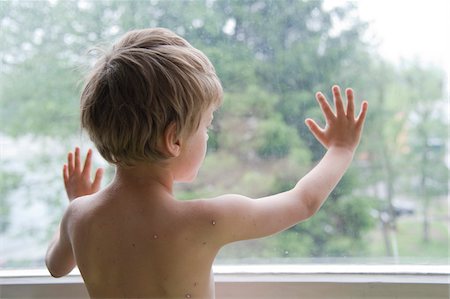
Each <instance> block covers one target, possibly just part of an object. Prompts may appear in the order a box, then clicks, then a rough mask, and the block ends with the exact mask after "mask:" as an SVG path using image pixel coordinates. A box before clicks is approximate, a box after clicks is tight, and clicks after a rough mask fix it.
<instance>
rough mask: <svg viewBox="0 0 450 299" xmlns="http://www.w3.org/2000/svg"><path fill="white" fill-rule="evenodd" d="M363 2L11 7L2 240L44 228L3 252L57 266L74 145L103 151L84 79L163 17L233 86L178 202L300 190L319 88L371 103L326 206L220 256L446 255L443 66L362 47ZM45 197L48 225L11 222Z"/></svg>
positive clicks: (0, 185) (0, 22)
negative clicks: (54, 249)
mask: <svg viewBox="0 0 450 299" xmlns="http://www.w3.org/2000/svg"><path fill="white" fill-rule="evenodd" d="M355 12H357V7H355V6H354V5H353V4H351V2H349V3H348V4H347V5H344V6H341V7H336V8H334V9H332V10H325V9H324V8H323V5H322V1H318V0H317V1H301V0H241V1H238V0H197V1H193V0H189V1H188V0H171V1H158V0H153V1H62V0H60V1H57V0H53V1H18V0H17V1H2V2H0V40H1V41H2V42H1V43H0V58H1V66H0V67H1V69H0V104H1V109H0V124H1V125H0V141H1V142H0V143H1V144H2V148H1V149H0V150H1V151H2V152H0V162H1V163H0V217H1V219H0V234H2V236H3V237H2V238H1V239H0V240H3V241H4V242H6V241H8V242H9V241H12V240H15V241H16V242H18V243H19V244H20V242H21V240H23V239H25V236H30V235H32V238H34V239H35V240H36V244H37V245H36V246H35V248H36V250H37V251H38V253H37V254H36V255H32V256H36V257H10V258H0V267H12V266H30V265H38V266H39V265H43V256H44V248H45V247H44V246H45V244H46V242H47V241H48V239H49V238H50V233H51V232H52V231H54V229H55V226H56V225H57V223H58V220H59V219H60V217H61V213H62V211H63V209H64V207H65V206H66V205H67V201H66V199H65V196H64V190H63V184H62V179H60V177H59V176H60V172H61V166H62V164H63V163H64V157H65V153H66V152H67V150H69V149H71V148H73V147H74V146H76V145H80V144H81V145H82V146H83V147H87V146H89V142H88V141H87V140H86V137H85V136H84V135H82V133H81V131H80V128H79V120H78V117H79V111H78V107H79V94H80V89H81V86H82V80H83V77H84V75H85V74H86V70H87V69H88V68H89V66H90V65H91V64H92V62H93V61H94V60H95V57H96V52H95V51H91V52H89V49H91V48H93V47H95V46H100V47H103V48H108V47H109V45H110V44H111V43H112V42H113V41H115V40H116V39H117V38H118V37H120V36H121V35H122V34H123V33H125V32H126V31H128V30H131V29H135V28H146V27H156V26H158V27H167V28H170V29H172V30H173V31H175V32H177V33H179V34H180V35H182V36H183V37H185V38H186V39H187V40H188V41H189V42H190V43H191V44H192V45H193V46H195V47H197V48H199V49H200V50H202V51H203V52H204V53H205V54H206V55H207V56H208V57H209V58H210V60H211V61H212V62H213V64H214V65H215V67H216V71H217V73H218V75H219V77H220V78H221V81H222V84H223V87H224V90H225V101H224V105H223V107H221V109H219V110H218V111H217V112H216V115H215V120H214V129H213V133H212V134H211V136H210V140H209V151H208V155H207V158H206V161H205V163H204V166H203V168H202V170H201V173H200V174H199V177H198V179H197V180H196V181H195V182H194V183H193V184H189V185H188V184H183V185H179V186H177V191H176V192H177V195H178V197H179V198H180V199H183V200H188V199H191V198H197V197H209V196H215V195H219V194H222V193H241V194H245V195H248V196H251V197H258V196H264V195H268V194H272V193H275V192H281V191H284V190H287V189H288V188H290V187H292V186H293V185H294V184H295V183H296V182H297V180H298V179H299V178H300V177H301V176H303V175H304V174H305V173H307V171H308V170H309V169H311V168H312V167H313V166H314V165H315V164H316V163H317V162H318V160H319V159H320V158H321V157H322V155H323V153H324V149H323V148H322V146H321V145H320V144H319V143H318V142H316V141H315V139H314V137H313V136H312V135H311V134H310V133H309V131H308V129H307V127H306V126H305V125H304V119H305V118H306V117H312V118H314V119H315V120H318V121H319V122H320V121H322V119H323V117H322V115H321V112H320V110H319V108H318V105H317V103H316V101H315V99H314V94H315V92H317V91H319V90H320V91H323V92H324V93H325V94H327V95H328V96H329V98H331V97H330V87H331V86H332V85H333V84H339V85H341V86H342V87H347V86H351V87H353V88H354V90H355V91H356V96H357V101H358V103H360V102H361V101H362V100H363V99H366V100H368V101H369V106H370V109H369V110H370V111H369V115H368V119H367V122H366V128H365V132H364V136H363V140H362V143H361V146H360V148H359V149H358V152H357V154H356V157H355V161H354V163H353V165H352V167H351V169H350V170H349V172H348V173H347V174H346V176H345V177H344V178H343V180H342V181H341V182H340V183H339V185H338V187H337V188H336V190H335V191H334V192H333V193H332V195H331V196H330V198H329V200H328V201H327V202H326V203H325V205H324V206H323V208H322V209H321V211H320V212H319V213H318V214H317V215H315V216H314V217H313V218H312V219H310V220H308V221H306V222H304V223H300V224H298V225H296V226H294V227H292V228H290V229H288V230H287V231H286V232H283V233H281V234H278V235H276V236H272V237H269V238H265V239H261V240H252V241H246V242H239V243H237V244H232V245H230V246H227V247H226V248H225V249H224V250H223V251H222V252H221V254H220V256H219V261H220V262H235V261H236V260H240V261H244V260H246V261H253V262H271V261H277V262H280V261H291V262H292V261H294V260H296V259H298V260H302V261H305V260H308V259H310V258H311V259H312V258H333V257H337V258H342V257H367V258H380V257H393V258H395V259H396V260H398V258H409V257H413V258H417V260H420V259H428V260H432V259H443V258H445V257H446V256H447V255H448V241H449V234H448V221H449V220H448V219H449V215H448V207H447V205H448V202H447V196H448V168H447V166H446V165H445V155H446V151H447V144H446V142H447V140H446V136H448V122H447V120H446V119H445V114H443V109H442V107H443V106H442V105H445V99H444V86H443V85H444V80H445V79H444V77H445V75H444V71H443V70H442V69H440V68H438V67H436V66H431V65H424V64H421V63H419V62H417V61H404V62H403V63H402V64H399V65H394V64H392V63H389V62H387V61H385V60H383V59H382V58H381V57H380V56H379V55H378V54H377V51H376V48H375V47H374V46H373V45H372V44H370V43H369V42H364V41H363V38H362V36H363V34H364V32H365V30H366V29H367V26H368V24H366V23H364V22H362V21H361V20H359V18H358V16H357V13H355ZM322 123H323V121H322ZM96 161H97V164H102V163H103V162H102V161H100V160H98V159H97V160H96ZM103 164H104V163H103ZM112 173H113V171H112V168H110V169H109V170H108V174H109V178H111V176H112ZM107 180H108V176H107V179H106V182H105V183H107ZM403 202H407V203H408V207H409V206H410V205H412V207H413V208H410V209H409V210H408V209H407V211H406V210H405V207H404V205H401V204H400V203H403ZM35 206H38V207H39V209H40V210H42V209H44V210H45V213H44V212H42V213H44V214H45V215H47V216H46V217H45V221H44V220H42V221H38V222H39V223H37V222H30V221H28V222H26V223H23V224H20V225H16V226H14V225H13V222H14V221H15V217H13V213H14V210H15V211H16V212H15V214H14V215H16V216H17V215H19V216H20V215H21V212H22V210H26V209H28V208H30V207H35ZM442 211H447V213H445V212H442ZM407 212H408V213H409V214H405V213H407ZM41 222H42V223H41ZM14 227H15V228H14ZM0 242H1V241H0ZM418 245H420V247H418ZM1 247H2V244H1V243H0V249H1ZM418 248H420V249H418ZM0 252H5V251H0ZM5 256H9V255H7V254H6V255H5ZM27 259H28V260H27ZM24 260H25V261H24Z"/></svg>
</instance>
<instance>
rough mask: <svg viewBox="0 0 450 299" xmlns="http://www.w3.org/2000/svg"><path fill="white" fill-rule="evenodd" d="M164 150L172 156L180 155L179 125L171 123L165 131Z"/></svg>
mask: <svg viewBox="0 0 450 299" xmlns="http://www.w3.org/2000/svg"><path fill="white" fill-rule="evenodd" d="M162 143H163V144H162V150H163V151H164V152H166V153H167V154H168V156H170V157H178V156H179V155H180V153H181V137H180V134H178V132H177V125H176V124H175V123H171V124H170V125H169V126H168V127H167V128H166V130H165V131H164V136H163V140H162Z"/></svg>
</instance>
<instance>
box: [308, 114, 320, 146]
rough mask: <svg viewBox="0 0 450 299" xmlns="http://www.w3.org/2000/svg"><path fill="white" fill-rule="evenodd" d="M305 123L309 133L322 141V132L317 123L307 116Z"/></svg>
mask: <svg viewBox="0 0 450 299" xmlns="http://www.w3.org/2000/svg"><path fill="white" fill-rule="evenodd" d="M305 123H306V125H307V126H308V128H309V130H310V131H311V133H312V134H313V135H314V137H316V139H317V140H318V141H319V142H320V143H322V140H323V139H324V133H323V130H322V129H321V128H320V127H319V125H318V124H317V123H316V122H315V121H314V120H312V119H310V118H308V119H306V120H305Z"/></svg>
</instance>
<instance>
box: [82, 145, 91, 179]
mask: <svg viewBox="0 0 450 299" xmlns="http://www.w3.org/2000/svg"><path fill="white" fill-rule="evenodd" d="M91 164H92V150H91V149H89V150H88V152H87V154H86V160H85V161H84V166H83V174H90V173H91Z"/></svg>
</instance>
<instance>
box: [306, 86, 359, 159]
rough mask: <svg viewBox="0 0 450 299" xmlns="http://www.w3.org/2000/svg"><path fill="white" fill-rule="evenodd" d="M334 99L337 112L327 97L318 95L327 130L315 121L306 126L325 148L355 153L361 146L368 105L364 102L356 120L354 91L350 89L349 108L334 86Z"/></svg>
mask: <svg viewBox="0 0 450 299" xmlns="http://www.w3.org/2000/svg"><path fill="white" fill-rule="evenodd" d="M332 90H333V98H334V106H335V112H334V111H333V109H332V108H331V107H330V104H329V103H328V102H327V100H326V98H325V96H324V95H323V94H322V93H321V92H318V93H317V94H316V98H317V101H318V102H319V105H320V108H321V110H322V113H323V115H324V117H325V120H326V125H325V128H323V129H322V128H321V127H320V126H319V125H318V124H317V123H316V122H315V121H314V120H312V119H310V118H308V119H306V121H305V122H306V125H307V126H308V128H309V129H310V131H311V133H312V134H313V135H314V137H316V139H317V140H318V141H319V142H320V143H321V144H322V145H323V146H324V147H325V148H327V149H328V148H330V147H341V148H345V149H348V150H350V151H352V152H353V151H354V150H355V149H356V147H357V146H358V144H359V140H360V138H361V131H362V128H363V125H364V120H365V118H366V113H367V107H368V103H367V102H366V101H364V102H363V103H362V104H361V112H360V113H359V115H358V117H356V118H355V111H354V110H355V106H354V99H353V90H352V89H350V88H348V89H347V90H346V94H347V107H346V108H345V107H344V102H343V100H342V97H341V92H340V90H339V87H338V86H333V88H332Z"/></svg>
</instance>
